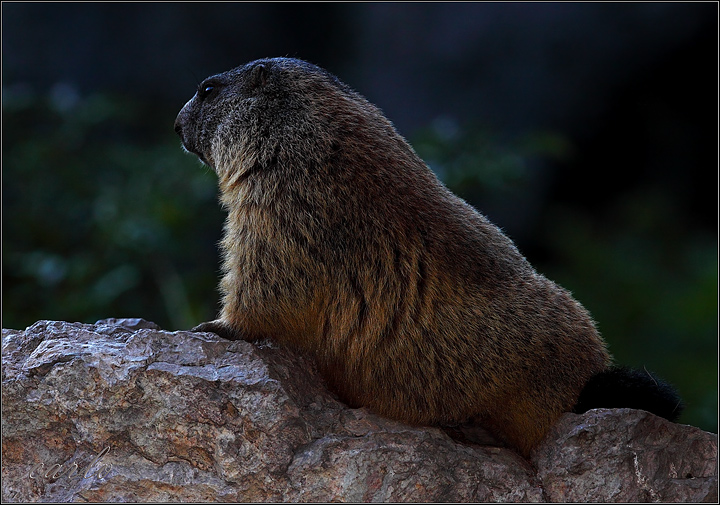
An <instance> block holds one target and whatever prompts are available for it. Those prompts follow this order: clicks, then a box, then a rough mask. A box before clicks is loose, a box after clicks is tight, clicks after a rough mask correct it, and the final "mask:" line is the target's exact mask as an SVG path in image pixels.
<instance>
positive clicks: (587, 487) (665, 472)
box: [2, 319, 718, 502]
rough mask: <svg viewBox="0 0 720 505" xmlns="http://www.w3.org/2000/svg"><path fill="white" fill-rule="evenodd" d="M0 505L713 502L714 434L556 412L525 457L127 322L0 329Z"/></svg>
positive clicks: (243, 347)
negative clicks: (79, 504)
mask: <svg viewBox="0 0 720 505" xmlns="http://www.w3.org/2000/svg"><path fill="white" fill-rule="evenodd" d="M2 335H3V340H2V421H3V423H2V501H3V502H20V501H23V502H24V501H95V502H96V501H123V502H136V501H137V502H139V501H143V502H149V501H196V502H211V501H315V502H325V501H415V502H423V501H443V502H469V501H473V502H487V501H515V502H525V501H528V502H542V501H549V502H554V501H574V502H605V501H614V502H620V501H624V502H639V501H640V502H642V501H663V502H672V501H683V502H684V501H690V502H700V501H705V502H717V501H718V481H717V466H716V463H717V435H715V434H712V433H707V432H704V431H702V430H700V429H698V428H695V427H692V426H684V425H679V424H674V423H670V422H668V421H666V420H664V419H661V418H659V417H656V416H654V415H652V414H649V413H647V412H644V411H639V410H629V409H616V410H604V409H599V410H592V411H589V412H588V413H586V414H583V415H574V414H566V415H564V416H563V417H562V418H561V419H560V421H559V422H558V423H557V425H556V426H555V427H554V429H553V430H552V431H551V433H550V434H549V435H548V437H547V438H546V440H545V441H544V442H543V444H542V445H541V446H540V447H538V448H537V450H536V451H535V452H534V453H533V455H532V457H531V459H530V461H528V460H525V459H523V458H521V457H520V456H519V455H518V454H517V453H515V452H514V451H512V450H510V449H507V448H502V447H497V446H483V445H477V444H474V443H470V442H467V441H465V442H459V441H458V437H453V438H451V437H450V436H448V432H447V431H443V430H441V429H438V428H428V427H417V426H408V425H405V424H401V423H397V422H394V421H391V420H388V419H385V418H382V417H379V416H376V415H373V414H372V413H370V412H368V411H366V410H364V409H350V408H348V407H347V406H345V405H344V404H342V403H341V402H339V401H338V400H337V399H335V398H334V397H333V396H332V394H331V393H329V392H328V391H327V390H326V388H325V387H324V385H323V382H322V380H321V379H320V378H319V376H318V375H317V374H316V372H315V369H314V367H313V364H312V362H311V361H309V360H307V359H305V358H303V357H302V356H297V355H292V354H291V353H290V352H288V351H286V350H284V349H279V348H277V347H274V346H272V345H269V344H264V345H252V344H249V343H247V342H239V341H236V342H230V341H226V340H223V339H221V338H219V337H217V336H216V335H213V334H210V333H190V332H187V331H176V332H169V331H163V330H161V329H160V328H159V327H158V326H157V325H155V324H153V323H150V322H148V321H144V320H142V319H107V320H103V321H98V323H96V324H94V325H92V324H80V323H67V322H57V321H40V322H38V323H36V324H34V325H33V326H31V327H29V328H27V329H26V330H25V331H17V330H6V329H3V334H2Z"/></svg>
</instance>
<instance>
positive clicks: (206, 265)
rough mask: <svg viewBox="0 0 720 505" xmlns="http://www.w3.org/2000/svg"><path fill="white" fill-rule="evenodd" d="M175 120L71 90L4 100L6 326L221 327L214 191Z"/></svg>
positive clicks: (21, 92)
mask: <svg viewBox="0 0 720 505" xmlns="http://www.w3.org/2000/svg"><path fill="white" fill-rule="evenodd" d="M178 109H179V107H178ZM176 113H177V111H174V110H169V109H167V108H163V107H161V106H154V105H152V104H140V103H136V102H133V101H132V100H129V99H127V98H125V97H121V96H108V95H104V94H94V95H91V96H87V97H80V96H78V95H77V93H76V92H75V91H74V90H73V89H72V88H70V87H68V86H64V85H57V86H55V87H54V88H53V90H52V91H51V93H49V94H48V95H37V94H33V93H32V92H31V91H30V90H27V89H23V88H15V89H13V88H10V89H4V90H3V245H2V251H3V295H4V296H3V327H10V328H23V327H25V326H27V325H29V324H32V323H33V322H34V321H36V320H39V319H59V320H76V321H83V322H94V321H96V320H98V319H101V318H105V317H144V318H146V319H149V320H154V321H156V322H158V323H159V324H161V325H163V327H167V328H171V327H173V328H189V327H191V326H193V325H194V324H197V323H199V322H200V321H203V320H207V319H211V318H214V316H215V313H216V311H217V309H218V296H217V292H216V281H217V279H216V272H217V264H218V255H217V251H216V248H215V243H216V242H217V240H219V238H220V231H221V227H222V219H223V217H222V212H221V210H220V209H219V208H218V204H217V198H216V192H217V190H216V184H217V183H216V179H215V175H214V174H213V173H211V171H210V170H209V169H207V168H205V167H202V166H200V164H199V162H198V161H197V160H196V159H195V158H194V157H191V156H188V155H187V154H185V153H183V152H182V149H181V147H180V142H179V140H178V138H177V135H176V134H175V132H174V131H173V124H172V123H173V120H174V117H175V114H176Z"/></svg>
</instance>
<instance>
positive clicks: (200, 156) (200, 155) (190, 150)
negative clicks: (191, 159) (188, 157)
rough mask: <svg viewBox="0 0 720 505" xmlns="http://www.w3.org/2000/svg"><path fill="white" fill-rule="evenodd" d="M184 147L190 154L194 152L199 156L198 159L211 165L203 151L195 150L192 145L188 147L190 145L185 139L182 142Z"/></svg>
mask: <svg viewBox="0 0 720 505" xmlns="http://www.w3.org/2000/svg"><path fill="white" fill-rule="evenodd" d="M182 148H183V150H184V151H185V152H187V153H190V154H194V155H195V156H197V157H198V159H200V161H202V162H203V163H205V164H206V165H207V166H210V163H208V160H207V159H206V158H205V156H204V155H203V153H201V152H198V151H195V150H193V149H192V148H191V147H188V146H187V145H186V144H185V142H184V141H183V142H182Z"/></svg>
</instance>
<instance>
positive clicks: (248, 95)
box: [175, 58, 389, 177]
mask: <svg viewBox="0 0 720 505" xmlns="http://www.w3.org/2000/svg"><path fill="white" fill-rule="evenodd" d="M368 107H370V108H371V109H372V110H377V109H375V107H374V106H372V105H370V104H369V103H368V102H367V101H366V100H365V99H364V98H363V97H362V96H360V95H359V94H357V93H355V92H354V91H353V90H351V89H350V88H349V87H348V86H347V85H345V84H343V83H342V82H341V81H340V80H339V79H338V78H337V77H335V76H334V75H332V74H330V73H329V72H327V71H325V70H323V69H321V68H319V67H317V66H315V65H312V64H310V63H307V62H304V61H301V60H296V59H291V58H272V59H262V60H256V61H253V62H251V63H248V64H246V65H243V66H241V67H237V68H235V69H233V70H230V71H228V72H224V73H222V74H217V75H213V76H211V77H208V78H207V79H205V80H204V81H203V82H202V83H201V84H200V85H199V86H198V89H197V92H196V93H195V96H193V97H192V99H190V101H189V102H187V103H186V104H185V106H184V107H183V108H182V110H181V111H180V113H179V114H178V116H177V119H176V120H175V131H176V132H177V133H178V135H180V138H181V139H182V143H183V146H184V147H185V149H187V150H188V151H189V152H192V153H194V154H196V155H197V156H198V157H199V158H200V159H201V160H202V161H203V162H204V163H206V164H207V165H209V166H211V167H212V168H213V169H214V170H215V171H216V172H217V173H218V175H220V176H221V177H222V176H224V175H225V176H227V175H230V174H232V173H238V171H239V172H241V173H244V172H246V171H250V170H256V169H258V168H259V169H265V168H267V167H271V166H273V165H278V164H290V165H292V166H294V167H296V168H300V167H301V166H303V165H307V164H308V163H310V164H313V165H315V166H318V165H323V164H327V161H328V159H327V158H328V156H331V155H332V154H333V153H335V152H336V151H337V149H338V147H337V146H338V145H342V144H344V142H343V141H342V139H343V138H347V137H352V136H354V135H357V133H358V129H362V128H368V127H370V128H372V127H373V126H374V125H371V124H368V110H371V109H368ZM377 117H379V118H382V119H383V122H384V123H385V127H387V125H389V122H387V121H386V120H384V118H383V116H382V113H380V112H379V111H377ZM370 123H372V121H370ZM373 129H374V128H373Z"/></svg>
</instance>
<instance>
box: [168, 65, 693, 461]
mask: <svg viewBox="0 0 720 505" xmlns="http://www.w3.org/2000/svg"><path fill="white" fill-rule="evenodd" d="M175 131H176V132H177V133H178V134H179V135H180V138H181V139H182V144H183V146H184V148H185V149H186V150H187V151H189V152H191V153H194V154H196V155H197V156H198V157H199V158H200V160H202V161H203V162H204V163H205V164H207V165H209V166H210V167H211V168H213V169H214V170H215V172H216V173H217V175H218V177H219V185H220V192H221V198H220V199H221V202H222V204H223V206H224V208H225V209H226V210H227V212H228V217H227V222H226V225H225V230H224V238H223V241H222V250H223V272H224V276H223V278H222V282H221V291H222V294H223V307H222V312H221V315H220V317H219V319H217V320H215V321H211V322H208V323H203V324H201V325H199V326H197V327H196V328H194V330H195V331H212V332H215V333H218V334H219V335H220V336H223V337H225V338H230V339H244V340H248V341H256V340H258V339H264V338H267V339H271V340H273V341H275V342H277V343H279V344H280V345H284V346H291V347H293V348H295V349H298V350H300V351H303V352H306V353H308V354H310V355H311V356H312V357H313V358H314V359H315V361H316V362H317V366H318V369H319V371H320V373H321V374H322V376H323V377H324V378H325V379H326V380H327V382H328V384H329V386H330V387H331V388H332V389H333V390H334V391H335V392H336V393H337V394H338V395H339V396H340V398H341V399H342V400H344V401H345V402H346V403H347V404H349V405H350V406H352V407H359V406H365V407H368V408H370V409H371V410H373V411H374V412H376V413H379V414H381V415H384V416H387V417H390V418H394V419H397V420H400V421H405V422H408V423H413V424H421V425H453V424H458V423H463V422H466V421H468V420H473V422H477V423H479V424H480V425H481V426H483V427H485V428H487V429H488V430H489V431H491V432H492V433H494V434H495V435H496V436H498V437H500V438H501V439H502V440H504V441H505V442H507V443H509V444H510V445H511V446H513V447H515V448H517V449H518V450H519V452H520V453H521V454H523V455H524V456H528V454H529V453H530V451H531V449H532V448H533V447H534V446H535V445H536V444H537V443H538V442H539V441H540V440H541V439H542V438H543V436H544V435H545V434H546V432H547V431H548V429H549V428H550V426H551V425H552V424H553V423H554V422H555V421H556V419H557V418H558V417H559V416H560V415H561V414H562V413H563V412H568V411H573V409H575V411H577V412H580V411H584V410H587V409H589V408H593V407H597V406H605V407H618V406H627V407H636V408H645V409H649V410H653V411H655V412H658V413H660V414H661V415H664V416H665V417H668V418H671V419H673V420H674V419H675V417H676V416H677V415H678V414H679V411H680V401H679V399H678V398H677V396H676V394H675V392H674V391H673V390H672V389H671V388H669V387H667V386H666V385H664V384H663V383H660V382H659V381H657V379H656V378H654V377H652V376H649V375H648V374H646V373H645V372H639V373H635V372H633V371H629V370H626V369H621V368H615V367H612V366H611V357H610V355H609V353H608V351H607V349H606V346H605V343H604V341H603V339H602V338H601V336H600V335H599V333H598V331H597V329H596V328H595V324H594V322H593V320H592V319H591V317H590V314H589V313H588V312H587V311H586V310H585V309H584V308H583V307H582V306H581V305H580V304H579V303H578V302H577V301H575V300H574V299H573V298H572V296H571V295H570V293H569V292H568V291H566V290H565V289H563V288H561V287H559V286H558V285H556V284H555V283H553V282H552V281H550V280H548V279H546V278H545V277H543V276H542V275H540V274H539V273H537V272H536V271H535V270H534V269H533V267H532V266H531V265H530V264H529V262H528V261H527V260H526V259H525V258H524V257H523V256H522V255H521V254H520V252H518V249H517V248H516V247H515V245H514V244H513V242H512V241H511V240H510V239H509V238H508V237H507V236H506V235H505V234H503V232H502V231H501V230H500V229H499V228H498V227H496V226H495V225H493V224H492V223H491V222H490V221H488V219H486V218H485V217H484V216H483V215H482V214H480V213H479V212H478V211H476V210H475V209H474V208H473V207H471V206H470V205H469V204H467V203H466V202H465V201H463V200H462V199H460V198H459V197H457V196H456V195H454V194H453V193H452V192H450V191H449V190H448V189H447V188H446V187H445V186H444V185H443V184H442V183H441V182H440V181H439V180H438V178H437V177H436V176H435V174H434V173H433V172H432V171H431V170H430V168H428V166H427V165H426V164H425V163H424V162H423V161H422V160H421V159H420V158H419V157H418V155H417V154H416V153H415V151H414V150H413V149H412V147H411V146H410V145H409V144H408V143H407V141H405V139H404V138H403V137H402V136H401V135H400V134H399V133H398V132H397V131H396V130H395V128H394V126H393V125H392V123H391V122H390V121H389V120H388V119H387V118H386V117H385V116H384V115H383V113H382V112H381V111H380V110H379V109H378V108H377V107H375V106H374V105H372V104H371V103H369V102H368V101H367V100H366V99H365V98H364V97H362V96H361V95H360V94H358V93H357V92H355V91H353V90H352V89H351V88H350V87H349V86H347V85H346V84H344V83H343V82H341V81H340V80H339V79H338V78H337V77H335V76H334V75H332V74H330V73H329V72H327V71H325V70H323V69H321V68H319V67H317V66H315V65H312V64H310V63H307V62H304V61H301V60H297V59H291V58H272V59H262V60H257V61H253V62H251V63H248V64H246V65H244V66H240V67H237V68H235V69H233V70H230V71H228V72H225V73H221V74H217V75H214V76H211V77H209V78H207V79H205V80H204V81H203V82H202V83H201V84H200V85H199V86H198V89H197V93H196V94H195V96H193V98H192V99H191V100H190V101H189V102H188V103H187V104H186V105H185V106H184V107H183V109H182V110H181V111H180V113H179V114H178V117H177V120H176V121H175ZM626 383H629V384H630V389H629V390H628V391H631V392H630V393H629V394H630V395H631V396H638V397H639V400H641V401H642V400H646V403H637V402H636V403H632V402H630V403H627V402H625V400H626V399H623V398H622V397H623V392H622V390H623V388H625V385H626ZM586 384H587V385H588V388H586V390H585V392H584V393H583V396H582V397H581V392H582V391H583V388H585V386H586ZM635 390H637V392H638V393H639V394H637V395H636V391H635ZM603 395H604V396H605V397H607V401H608V402H609V403H607V404H605V405H596V402H595V400H594V398H595V397H598V396H603ZM650 397H652V398H654V399H653V400H648V398H650ZM579 398H580V401H579ZM624 402H625V403H624ZM576 406H577V407H576Z"/></svg>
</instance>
